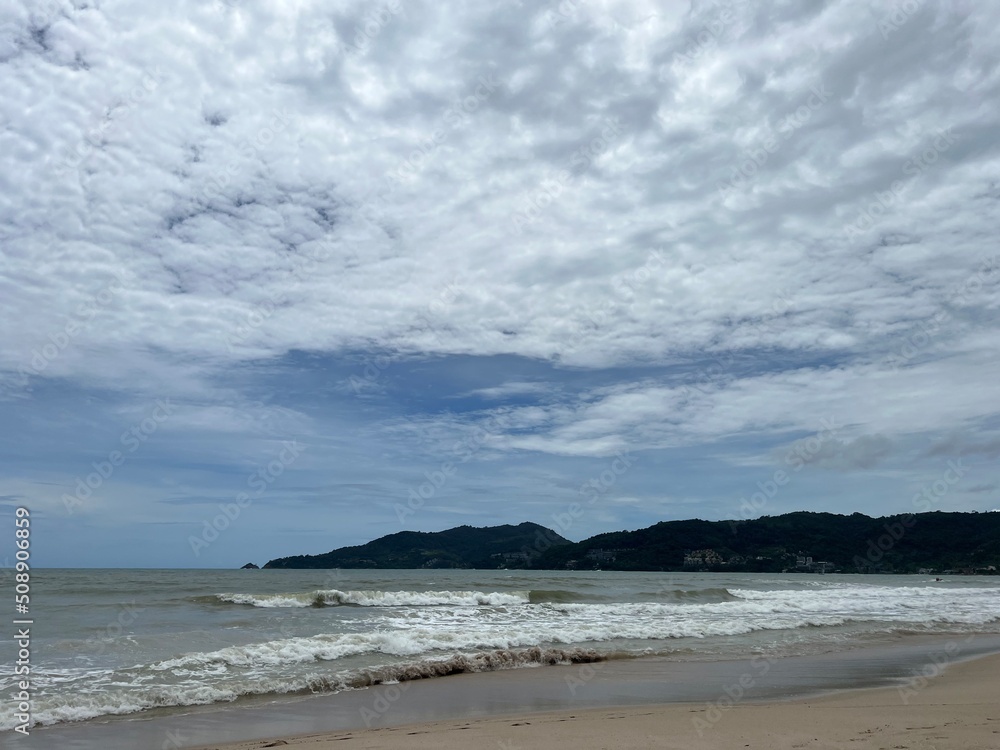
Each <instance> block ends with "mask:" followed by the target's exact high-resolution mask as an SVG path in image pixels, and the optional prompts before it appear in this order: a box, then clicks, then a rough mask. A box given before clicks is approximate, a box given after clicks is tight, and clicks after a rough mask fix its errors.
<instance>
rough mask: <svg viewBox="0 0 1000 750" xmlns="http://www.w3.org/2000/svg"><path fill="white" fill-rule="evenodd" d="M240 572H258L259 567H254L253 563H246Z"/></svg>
mask: <svg viewBox="0 0 1000 750" xmlns="http://www.w3.org/2000/svg"><path fill="white" fill-rule="evenodd" d="M240 570H260V566H258V565H254V564H253V563H247V564H246V565H244V566H243V567H242V568H240Z"/></svg>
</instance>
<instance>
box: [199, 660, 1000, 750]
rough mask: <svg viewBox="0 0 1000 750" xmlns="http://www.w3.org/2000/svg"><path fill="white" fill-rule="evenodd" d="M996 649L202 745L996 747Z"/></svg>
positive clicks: (223, 749)
mask: <svg viewBox="0 0 1000 750" xmlns="http://www.w3.org/2000/svg"><path fill="white" fill-rule="evenodd" d="M998 670H1000V655H994V656H988V657H983V658H979V659H975V660H972V661H967V662H962V663H958V664H954V665H952V666H949V667H946V668H943V669H941V668H932V669H929V670H928V671H929V672H938V674H936V675H935V676H930V677H929V678H927V679H917V680H915V681H912V682H910V683H908V684H906V685H903V686H901V687H890V688H878V689H869V690H849V691H843V692H839V693H835V694H832V695H826V696H823V697H820V698H813V699H808V700H792V701H772V702H766V703H760V702H752V701H744V702H741V701H735V702H734V703H733V705H729V701H728V700H726V699H723V700H721V701H717V702H714V706H713V705H708V704H690V703H688V704H683V703H682V704H670V705H663V706H656V707H651V706H642V707H636V706H630V707H627V708H602V709H587V710H581V711H558V712H548V713H537V714H536V713H530V714H524V715H520V716H497V717H491V718H485V719H473V720H468V721H462V720H458V721H439V722H432V723H423V724H410V725H406V726H400V727H392V728H384V729H372V730H362V731H345V732H335V733H328V734H313V735H308V736H301V737H291V736H289V737H285V738H282V739H277V740H275V739H270V740H260V741H254V742H242V743H236V744H230V745H218V744H216V745H208V746H205V748H204V750H258V748H265V747H287V748H290V749H291V748H301V749H302V750H344V748H358V749H359V750H361V749H364V750H368V749H371V750H374V749H375V748H379V749H380V750H393V749H394V748H399V749H400V750H403V749H404V748H405V750H424V749H425V748H426V750H431V749H432V748H435V749H436V748H444V750H449V749H450V748H455V750H458V748H462V749H463V750H465V748H470V747H472V748H500V750H518V748H522V749H525V750H526V749H528V748H535V747H538V748H541V747H545V748H556V749H557V750H558V748H581V747H585V748H609V749H610V748H685V749H686V748H706V749H708V748H727V749H728V748H745V747H749V748H788V749H789V750H791V748H858V749H860V748H880V749H882V748H885V749H888V748H898V749H900V750H902V749H904V748H906V749H912V750H923V749H925V748H926V749H930V748H933V749H934V750H945V749H946V748H956V750H958V749H959V748H961V749H962V750H980V749H981V750H995V748H997V747H1000V681H998V680H997V679H996V674H997V672H998Z"/></svg>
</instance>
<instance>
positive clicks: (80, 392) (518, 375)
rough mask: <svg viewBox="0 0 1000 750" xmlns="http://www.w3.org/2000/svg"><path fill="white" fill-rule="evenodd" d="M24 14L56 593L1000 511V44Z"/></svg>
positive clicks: (213, 7) (457, 9)
mask: <svg viewBox="0 0 1000 750" xmlns="http://www.w3.org/2000/svg"><path fill="white" fill-rule="evenodd" d="M3 7H4V10H3V13H2V17H3V18H4V19H5V22H4V23H3V24H0V311H2V314H0V423H2V424H3V425H4V429H3V430H2V432H0V518H4V519H6V521H5V522H3V524H2V525H3V526H4V527H6V528H8V529H9V530H10V531H9V537H10V540H11V542H12V540H13V527H14V524H13V517H14V514H15V511H16V509H17V508H18V507H26V508H28V509H29V511H30V513H31V518H32V519H33V524H32V527H31V528H32V537H31V545H32V547H31V549H32V560H33V563H34V564H35V565H38V566H49V567H178V568H214V567H222V568H229V567H237V566H239V565H242V564H244V563H246V562H255V563H257V564H258V565H262V564H263V563H264V562H266V561H267V560H269V559H272V558H276V557H280V556H284V555H291V554H316V553H321V552H326V551H328V550H330V549H333V548H335V547H340V546H343V545H349V544H360V543H364V542H366V541H368V540H370V539H374V538H376V537H379V536H382V535H385V534H390V533H395V532H398V531H402V530H406V529H412V530H420V531H437V530H442V529H445V528H451V527H454V526H458V525H462V524H469V525H473V526H487V525H496V524H502V523H520V522H522V521H533V522H536V523H540V524H542V525H545V526H548V527H550V528H553V529H555V530H556V531H558V532H559V533H561V534H562V535H563V536H565V537H567V538H569V539H572V540H574V541H576V540H580V539H583V538H586V537H588V536H591V535H593V534H596V533H601V532H605V531H613V530H620V529H635V528H641V527H644V526H648V525H650V524H653V523H656V522H659V521H663V520H672V519H685V518H704V519H710V520H719V519H738V518H754V517H758V516H761V515H776V514H780V513H785V512H790V511H794V510H814V511H827V512H833V513H854V512H861V513H866V514H868V515H886V514H895V513H907V512H915V511H926V510H942V511H956V510H958V511H987V510H991V509H994V508H997V507H998V506H1000V465H998V462H997V458H998V457H1000V377H998V375H997V373H998V364H1000V358H998V351H1000V334H998V330H997V320H998V303H1000V296H998V289H1000V249H998V246H997V241H996V238H997V227H998V218H1000V216H998V214H1000V211H998V205H1000V202H998V201H1000V184H998V174H1000V171H998V167H1000V150H998V144H1000V140H998V138H997V132H998V130H997V127H998V124H1000V106H998V87H1000V67H998V66H1000V42H998V41H997V40H998V38H1000V37H998V34H997V29H998V26H1000V5H997V4H994V3H983V2H971V1H970V2H963V1H961V0H955V1H954V2H945V1H942V2H920V1H919V0H906V1H905V2H896V3H888V2H861V1H857V0H829V1H827V2H814V3H799V2H773V3H770V2H769V3H763V2H760V3H758V2H751V1H749V0H720V1H719V2H697V3H691V2H688V1H687V0H677V1H674V0H671V1H670V2H666V1H664V2H644V1H643V0H628V1H627V2H626V1H620V2H619V1H610V0H609V1H602V0H563V2H560V3H557V2H544V1H543V2H538V3H532V2H527V1H524V2H518V1H517V0H496V1H494V2H456V1H454V0H451V1H449V0H445V1H444V2H433V3H432V2H421V1H420V0H389V1H387V2H349V1H346V0H345V1H343V2H310V1H308V0H300V1H298V2H273V1H271V2H269V1H267V0H225V1H223V0H198V2H185V1H184V0H175V1H173V2H169V3H152V4H150V3H147V2H138V1H129V0H98V1H97V2H94V0H72V1H70V0H43V2H40V3H34V2H33V3H30V4H28V5H25V4H24V3H20V2H11V1H10V0H5V2H4V3H3ZM13 549H14V547H13V544H12V543H8V542H6V541H5V542H4V543H3V546H2V547H0V550H4V552H2V553H0V554H7V551H9V553H10V557H8V559H7V560H6V561H4V562H5V563H6V564H8V565H9V564H10V560H11V558H12V557H13Z"/></svg>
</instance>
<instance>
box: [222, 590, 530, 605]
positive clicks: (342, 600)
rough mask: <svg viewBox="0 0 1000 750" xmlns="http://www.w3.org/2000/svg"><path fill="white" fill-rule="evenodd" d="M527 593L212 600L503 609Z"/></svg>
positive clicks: (317, 594)
mask: <svg viewBox="0 0 1000 750" xmlns="http://www.w3.org/2000/svg"><path fill="white" fill-rule="evenodd" d="M530 593H531V592H528V591H506V592H499V591H494V592H492V593H484V592H482V591H338V590H337V589H329V590H326V591H309V592H305V593H299V594H216V597H215V598H216V599H217V600H218V601H221V602H228V603H232V604H249V605H252V606H254V607H338V606H344V605H353V606H356V607H434V606H444V605H451V606H458V607H503V606H512V605H515V606H516V605H519V604H527V603H528V602H529V601H530Z"/></svg>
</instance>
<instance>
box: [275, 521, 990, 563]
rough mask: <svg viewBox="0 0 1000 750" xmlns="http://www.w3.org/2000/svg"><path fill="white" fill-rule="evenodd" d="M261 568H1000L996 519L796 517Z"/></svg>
mask: <svg viewBox="0 0 1000 750" xmlns="http://www.w3.org/2000/svg"><path fill="white" fill-rule="evenodd" d="M264 567H265V568H498V567H509V568H530V569H536V570H592V569H594V568H602V569H604V570H711V571H747V572H781V571H801V572H832V571H841V572H845V573H855V572H860V573H875V572H885V573H916V572H918V571H920V570H925V571H927V572H934V573H945V572H956V573H957V572H964V573H970V572H974V571H978V572H983V573H993V572H996V569H998V568H1000V513H942V512H934V513H917V514H909V515H901V516H886V517H884V518H871V517H869V516H866V515H863V514H861V513H854V514H853V515H850V516H842V515H836V514H833V513H811V512H804V511H803V512H798V513H787V514H785V515H781V516H764V517H763V518H755V519H752V520H748V521H701V520H688V521H662V522H660V523H657V524H655V525H653V526H650V527H649V528H645V529H639V530H637V531H615V532H611V533H607V534H598V535H597V536H594V537H591V538H590V539H585V540H584V541H582V542H576V543H573V542H570V541H568V540H566V539H564V538H563V537H561V536H559V535H558V534H557V533H556V532H554V531H552V530H551V529H547V528H545V527H544V526H539V525H538V524H535V523H522V524H520V525H518V526H509V525H507V526H492V527H486V528H475V527H472V526H459V527H458V528H454V529H448V530H447V531H438V532H431V533H427V532H419V531H402V532H399V533H398V534H390V535H389V536H384V537H382V538H381V539H376V540H375V541H373V542H369V543H368V544H363V545H360V546H357V547H343V548H341V549H335V550H333V551H331V552H327V553H326V554H322V555H299V556H296V557H283V558H280V559H277V560H271V561H270V562H269V563H267V564H266V565H265V566H264ZM991 567H992V570H991Z"/></svg>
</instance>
